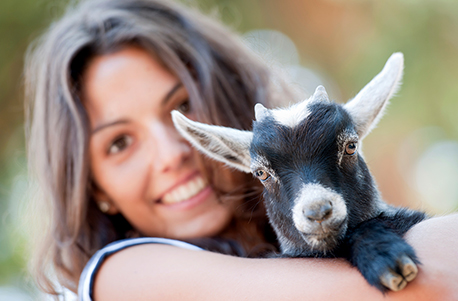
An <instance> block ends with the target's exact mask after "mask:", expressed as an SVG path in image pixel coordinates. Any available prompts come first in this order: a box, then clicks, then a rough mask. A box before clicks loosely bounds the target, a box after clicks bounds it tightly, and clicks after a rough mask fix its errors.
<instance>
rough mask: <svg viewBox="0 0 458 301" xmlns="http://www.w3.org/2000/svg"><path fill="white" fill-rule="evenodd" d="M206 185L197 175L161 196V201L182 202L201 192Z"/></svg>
mask: <svg viewBox="0 0 458 301" xmlns="http://www.w3.org/2000/svg"><path fill="white" fill-rule="evenodd" d="M206 186H207V183H206V182H205V181H204V179H203V178H202V177H200V176H198V177H196V178H194V179H192V180H191V181H188V182H186V183H184V184H182V185H180V186H178V187H176V188H175V189H173V190H172V191H170V192H169V193H166V194H165V195H164V197H163V198H162V203H164V204H175V203H179V202H183V201H185V200H188V199H190V198H192V197H193V196H195V195H196V194H198V193H199V192H201V191H202V190H203V189H204V188H205V187H206Z"/></svg>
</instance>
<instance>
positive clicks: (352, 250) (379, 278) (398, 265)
mask: <svg viewBox="0 0 458 301" xmlns="http://www.w3.org/2000/svg"><path fill="white" fill-rule="evenodd" d="M347 241H348V243H349V244H348V249H347V250H348V251H349V254H348V257H349V258H348V259H349V261H350V262H351V263H352V264H353V265H354V266H355V267H357V268H358V269H359V270H360V272H361V274H363V276H364V278H366V280H367V281H368V282H369V284H371V285H373V286H375V287H376V288H378V289H379V290H380V291H382V292H386V291H387V290H388V289H389V290H392V291H398V290H401V289H403V288H404V287H405V286H406V285H407V282H409V281H412V280H413V279H415V277H416V276H417V273H418V269H417V266H416V264H418V263H419V261H418V259H417V256H416V255H415V251H414V250H413V248H412V247H411V246H410V245H409V244H408V243H407V242H405V241H404V239H402V237H401V236H399V235H398V234H396V233H395V232H394V231H393V230H392V229H391V228H390V227H389V226H387V225H385V224H383V222H381V221H380V220H378V219H377V218H376V219H372V220H369V221H365V222H363V223H361V224H360V225H359V226H358V227H357V228H355V229H352V230H350V231H349V233H348V240H347Z"/></svg>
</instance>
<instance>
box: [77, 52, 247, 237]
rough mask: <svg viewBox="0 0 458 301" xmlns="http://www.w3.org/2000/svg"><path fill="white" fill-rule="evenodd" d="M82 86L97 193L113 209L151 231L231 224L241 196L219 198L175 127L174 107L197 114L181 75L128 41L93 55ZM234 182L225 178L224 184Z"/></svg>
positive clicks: (207, 230) (187, 233)
mask: <svg viewBox="0 0 458 301" xmlns="http://www.w3.org/2000/svg"><path fill="white" fill-rule="evenodd" d="M82 87H83V89H82V99H83V104H84V106H85V108H86V110H87V113H88V116H89V121H90V122H89V123H90V125H91V129H93V130H92V133H91V136H90V140H89V156H90V166H91V171H92V176H93V180H94V196H95V199H96V201H97V202H98V203H99V204H108V206H107V210H106V211H107V213H109V214H117V213H119V212H121V213H122V215H123V216H124V217H125V218H126V219H127V220H128V221H129V223H130V224H131V225H132V226H133V227H134V228H135V229H136V230H138V231H139V232H140V234H141V235H146V236H158V237H167V238H178V239H189V238H194V237H202V236H203V237H211V236H214V235H216V234H218V233H219V232H220V231H221V229H223V228H225V227H226V226H227V224H228V223H229V221H230V219H231V218H232V216H233V215H234V213H235V208H236V206H239V205H240V202H239V201H234V202H229V203H223V202H220V201H219V200H218V198H217V195H216V193H215V191H214V189H213V188H212V186H211V185H209V183H208V182H207V180H206V179H205V178H204V176H205V174H204V171H202V170H201V166H200V165H199V161H198V159H197V154H196V153H195V150H194V149H193V148H191V146H190V145H189V144H188V143H187V142H186V141H185V140H184V138H182V137H181V136H180V135H179V134H178V133H177V131H176V130H175V128H174V126H173V123H172V122H171V115H170V112H171V111H172V110H174V109H179V110H181V111H182V112H183V113H186V114H187V115H188V116H189V117H191V118H196V113H195V112H193V111H192V110H191V107H190V105H189V99H188V98H189V97H188V94H187V92H186V89H185V88H184V86H183V85H182V84H181V83H180V82H179V80H178V78H177V77H176V76H174V75H172V74H171V73H170V72H169V71H168V70H167V69H166V68H165V67H164V66H163V65H161V64H160V63H159V62H158V61H157V59H155V58H153V57H152V56H151V55H150V54H148V53H147V52H146V51H144V50H143V49H141V48H138V47H132V46H130V47H129V46H127V47H126V48H124V49H122V50H119V51H117V52H115V53H112V54H108V55H103V56H98V57H96V58H94V59H92V60H91V61H90V62H89V63H88V68H87V70H86V71H85V73H84V74H83V77H82ZM234 185H236V183H233V182H226V183H225V186H226V187H225V190H228V191H231V190H234V189H235V187H234Z"/></svg>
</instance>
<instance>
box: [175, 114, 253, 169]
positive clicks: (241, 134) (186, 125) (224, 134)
mask: <svg viewBox="0 0 458 301" xmlns="http://www.w3.org/2000/svg"><path fill="white" fill-rule="evenodd" d="M172 119H173V123H174V124H175V127H176V129H177V130H178V132H179V133H180V134H181V135H182V136H183V137H185V138H186V139H187V140H188V141H189V142H191V144H192V145H193V146H195V147H196V148H197V149H198V150H200V151H201V152H203V153H204V154H206V155H207V156H209V157H210V158H213V159H215V160H217V161H220V162H223V163H226V164H227V165H229V166H231V167H234V168H236V169H238V170H241V171H243V172H246V173H250V172H251V169H250V162H251V159H250V144H251V140H252V139H253V133H252V132H250V131H242V130H237V129H233V128H228V127H223V126H216V125H208V124H203V123H200V122H196V121H192V120H190V119H188V118H186V117H185V116H184V115H183V114H181V113H180V112H178V111H173V112H172Z"/></svg>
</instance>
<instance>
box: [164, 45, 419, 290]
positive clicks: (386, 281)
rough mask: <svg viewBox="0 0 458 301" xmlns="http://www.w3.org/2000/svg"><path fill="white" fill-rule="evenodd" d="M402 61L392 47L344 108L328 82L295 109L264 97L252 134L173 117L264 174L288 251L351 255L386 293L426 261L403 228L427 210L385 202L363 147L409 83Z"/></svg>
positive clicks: (241, 165)
mask: <svg viewBox="0 0 458 301" xmlns="http://www.w3.org/2000/svg"><path fill="white" fill-rule="evenodd" d="M403 65H404V58H403V55H402V54H401V53H395V54H393V55H392V56H391V57H390V58H389V60H388V62H387V63H386V65H385V67H384V69H383V70H382V71H381V72H380V74H378V75H377V76H376V77H375V78H374V79H373V80H372V81H371V82H370V83H369V84H368V85H366V86H365V87H364V88H363V89H362V90H361V91H360V92H359V93H358V95H357V96H356V97H355V98H354V99H352V100H351V101H349V102H348V103H346V104H344V105H340V104H336V103H333V102H330V101H329V99H328V96H327V93H326V91H325V89H324V88H323V87H322V86H319V87H318V88H317V89H316V91H315V93H314V95H313V96H312V97H311V98H310V99H308V100H306V101H303V102H301V103H298V104H295V105H293V106H291V107H289V108H285V109H272V110H270V109H266V108H265V107H263V106H262V105H261V104H257V105H256V106H255V115H256V121H254V123H253V131H252V132H249V131H241V130H237V129H232V128H226V127H221V126H213V125H207V124H202V123H198V122H194V121H191V120H189V119H187V118H186V117H184V116H183V115H182V114H180V113H178V112H177V111H174V112H172V116H173V121H174V123H175V126H176V128H177V129H178V131H179V132H180V133H181V134H182V135H183V136H184V137H185V138H186V139H187V140H189V141H190V142H191V143H192V144H193V145H194V146H195V147H196V148H197V149H199V150H200V151H202V152H203V153H205V154H207V155H208V156H210V157H211V158H213V159H216V160H218V161H221V162H224V163H226V164H227V165H229V166H232V167H235V168H237V169H239V170H241V171H244V172H252V173H253V174H254V175H255V176H256V177H257V178H259V180H260V181H261V182H262V184H263V185H264V188H265V189H264V197H265V204H266V209H267V214H268V216H269V220H270V222H271V224H272V226H273V228H274V229H275V231H276V233H277V236H278V239H279V241H280V247H281V253H282V254H281V255H282V256H284V257H344V258H347V259H348V260H349V261H350V263H351V264H352V265H354V266H356V267H357V268H358V269H359V270H360V271H361V273H362V274H363V276H364V277H365V278H366V279H367V281H368V282H369V283H370V284H371V285H373V286H375V287H377V288H378V289H379V290H380V291H382V292H385V291H386V290H387V288H388V289H391V290H393V291H397V290H400V289H402V288H404V287H405V286H406V285H407V282H409V281H412V280H413V279H414V278H415V277H416V275H417V272H418V269H417V266H416V264H417V263H419V261H418V259H417V257H416V256H415V252H414V250H413V249H412V247H411V246H409V245H408V244H407V243H406V242H405V241H404V240H403V238H402V235H403V234H405V232H406V231H407V230H409V229H410V228H411V227H412V226H413V225H415V224H416V223H418V222H420V221H422V220H423V219H425V218H426V216H425V214H424V213H421V212H416V211H412V210H409V209H405V208H395V207H392V206H390V205H387V204H386V203H384V202H383V201H382V199H381V197H380V193H379V191H378V190H377V187H376V185H375V182H374V180H373V178H372V176H371V174H370V172H369V169H368V167H367V165H366V163H365V162H364V159H363V157H362V155H361V151H360V149H361V147H360V146H361V141H362V140H363V138H364V137H365V136H366V135H367V134H368V133H369V132H370V130H371V129H372V128H373V127H374V126H375V125H376V124H377V122H378V120H379V119H380V117H381V115H382V112H383V110H384V108H385V106H386V104H387V102H388V100H389V99H390V98H391V96H392V95H393V94H394V93H395V91H396V90H397V88H398V86H399V85H400V81H401V78H402V72H403Z"/></svg>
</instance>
